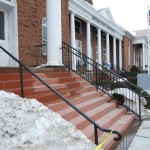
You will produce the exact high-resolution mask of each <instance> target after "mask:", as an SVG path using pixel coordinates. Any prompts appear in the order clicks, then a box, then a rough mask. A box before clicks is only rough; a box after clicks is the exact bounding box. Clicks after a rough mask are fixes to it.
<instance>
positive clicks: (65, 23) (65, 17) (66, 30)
mask: <svg viewBox="0 0 150 150" xmlns="http://www.w3.org/2000/svg"><path fill="white" fill-rule="evenodd" d="M61 10H62V11H61V12H62V40H63V41H64V42H65V43H67V44H70V27H69V10H68V0H62V2H61Z"/></svg>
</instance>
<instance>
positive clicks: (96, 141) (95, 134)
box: [94, 125, 98, 145]
mask: <svg viewBox="0 0 150 150" xmlns="http://www.w3.org/2000/svg"><path fill="white" fill-rule="evenodd" d="M94 136H95V144H96V145H98V133H97V127H96V126H95V125H94Z"/></svg>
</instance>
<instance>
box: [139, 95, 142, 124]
mask: <svg viewBox="0 0 150 150" xmlns="http://www.w3.org/2000/svg"><path fill="white" fill-rule="evenodd" d="M139 120H140V122H141V121H142V119H141V96H140V95H139Z"/></svg>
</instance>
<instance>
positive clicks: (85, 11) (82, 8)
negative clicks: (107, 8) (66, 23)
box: [69, 0, 125, 40]
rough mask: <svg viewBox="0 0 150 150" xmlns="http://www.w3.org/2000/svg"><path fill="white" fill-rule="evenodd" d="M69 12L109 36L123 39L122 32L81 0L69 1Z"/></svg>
mask: <svg viewBox="0 0 150 150" xmlns="http://www.w3.org/2000/svg"><path fill="white" fill-rule="evenodd" d="M69 10H70V11H73V12H74V13H75V14H76V16H77V17H78V18H80V19H81V20H84V21H85V22H87V21H90V23H91V25H93V26H95V27H97V28H98V27H99V28H101V29H102V30H103V31H105V32H109V34H110V35H113V36H116V37H117V38H119V39H121V40H122V39H123V35H124V34H125V33H124V32H125V31H124V30H123V29H121V28H119V27H118V26H117V25H115V24H113V23H112V22H111V21H109V20H108V19H107V18H105V17H104V16H103V15H101V14H100V13H98V12H97V11H96V10H95V9H94V7H92V6H89V5H87V4H86V3H85V2H83V1H81V0H69Z"/></svg>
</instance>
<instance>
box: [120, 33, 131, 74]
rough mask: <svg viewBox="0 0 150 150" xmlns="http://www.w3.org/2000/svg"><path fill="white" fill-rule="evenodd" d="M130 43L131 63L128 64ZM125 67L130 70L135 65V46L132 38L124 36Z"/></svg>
mask: <svg viewBox="0 0 150 150" xmlns="http://www.w3.org/2000/svg"><path fill="white" fill-rule="evenodd" d="M129 44H130V46H131V48H130V65H129V64H128V59H129V54H128V47H129ZM122 52H123V69H124V70H127V71H129V70H130V69H131V67H132V66H133V65H134V46H133V45H132V39H130V38H129V37H127V36H126V35H125V36H124V39H123V50H122Z"/></svg>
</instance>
